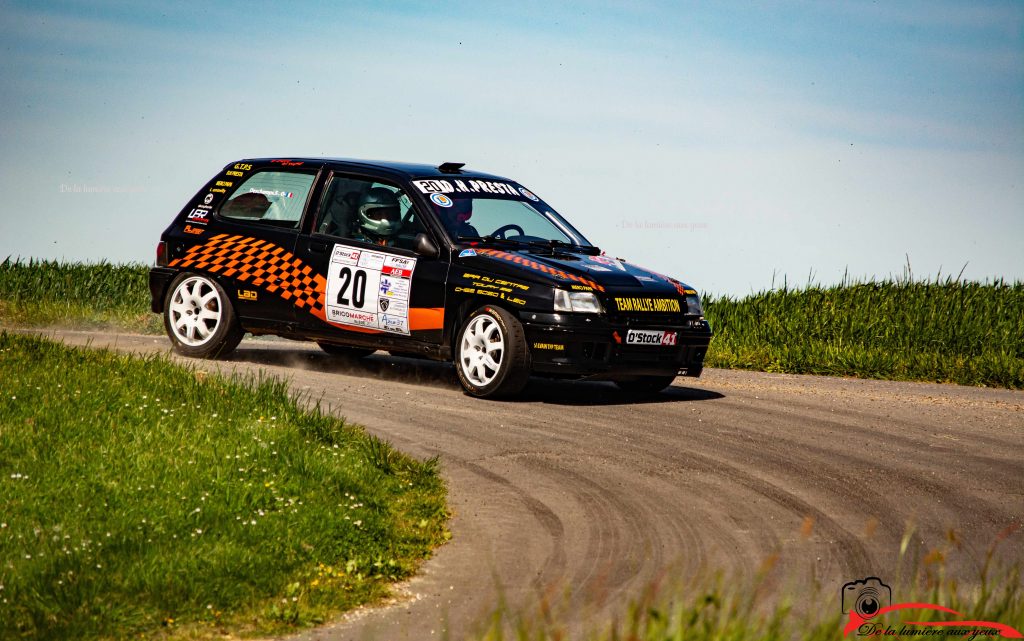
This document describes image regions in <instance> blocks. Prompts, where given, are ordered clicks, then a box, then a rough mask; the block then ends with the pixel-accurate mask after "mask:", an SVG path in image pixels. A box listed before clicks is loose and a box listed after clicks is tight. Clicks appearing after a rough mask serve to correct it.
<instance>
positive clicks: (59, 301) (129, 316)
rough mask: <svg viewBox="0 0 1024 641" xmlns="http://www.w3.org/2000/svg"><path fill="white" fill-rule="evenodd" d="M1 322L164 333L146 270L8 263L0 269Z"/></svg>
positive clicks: (143, 267)
mask: <svg viewBox="0 0 1024 641" xmlns="http://www.w3.org/2000/svg"><path fill="white" fill-rule="evenodd" d="M0 321H3V322H6V323H8V324H11V325H21V326H40V325H67V326H75V327H94V328H96V327H120V328H124V329H129V330H132V331H140V332H150V333H159V332H161V331H162V327H163V325H162V324H161V321H160V317H159V316H157V315H156V314H152V313H150V311H149V266H148V265H143V264H141V263H131V264H127V265H114V264H111V263H106V262H103V263H93V264H89V263H66V262H59V261H52V260H29V261H25V262H22V261H16V260H11V259H10V258H7V259H6V260H4V261H3V262H2V263H0Z"/></svg>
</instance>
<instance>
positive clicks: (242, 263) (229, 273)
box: [170, 234, 327, 321]
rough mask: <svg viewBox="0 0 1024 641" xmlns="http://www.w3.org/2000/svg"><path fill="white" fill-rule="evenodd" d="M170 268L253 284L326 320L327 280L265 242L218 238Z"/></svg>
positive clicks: (277, 247)
mask: <svg viewBox="0 0 1024 641" xmlns="http://www.w3.org/2000/svg"><path fill="white" fill-rule="evenodd" d="M170 266H171V267H183V268H191V269H197V270H204V271H208V272H212V273H214V274H221V275H223V276H226V277H228V278H235V279H237V280H239V281H242V282H246V283H252V284H253V285H255V286H256V287H260V288H262V289H264V290H266V291H268V292H271V293H273V294H277V295H278V296H280V297H281V298H283V299H285V300H287V301H292V303H293V304H294V305H295V306H296V307H298V308H299V309H304V310H307V311H308V312H309V313H311V314H313V315H314V316H316V317H317V318H319V319H321V320H324V321H326V320H327V316H326V314H325V313H324V303H323V297H324V293H325V292H326V291H327V281H326V279H324V277H323V276H321V275H320V274H318V273H316V272H314V271H313V268H312V267H310V266H309V265H306V264H303V262H302V261H300V260H299V259H297V258H296V257H295V256H293V255H292V254H291V253H290V252H288V251H285V249H284V247H281V246H279V245H275V244H273V243H268V242H267V241H265V240H259V239H256V238H251V237H249V236H232V235H230V234H217V235H216V236H212V237H210V239H209V240H208V241H206V242H205V243H203V244H202V245H195V246H194V247H191V248H190V249H189V250H188V252H186V253H185V255H184V256H182V257H181V258H175V259H174V260H172V261H171V262H170Z"/></svg>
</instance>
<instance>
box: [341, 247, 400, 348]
mask: <svg viewBox="0 0 1024 641" xmlns="http://www.w3.org/2000/svg"><path fill="white" fill-rule="evenodd" d="M416 260H417V259H416V258H407V257H405V256H396V255H394V254H388V253H385V252H380V251H371V250H366V249H362V248H358V247H352V246H349V245H342V244H336V245H335V246H334V250H333V251H332V252H331V262H330V264H329V265H328V268H327V294H326V297H325V300H326V307H327V320H328V321H329V322H331V323H336V324H338V325H355V326H358V327H366V328H371V329H378V330H383V331H386V332H394V333H397V334H406V335H408V334H409V328H410V324H409V296H410V292H411V290H412V275H413V272H414V271H415V270H416Z"/></svg>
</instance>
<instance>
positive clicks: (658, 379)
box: [615, 374, 676, 396]
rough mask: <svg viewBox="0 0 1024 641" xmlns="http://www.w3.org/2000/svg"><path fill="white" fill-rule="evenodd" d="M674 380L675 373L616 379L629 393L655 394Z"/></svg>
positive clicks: (620, 387)
mask: <svg viewBox="0 0 1024 641" xmlns="http://www.w3.org/2000/svg"><path fill="white" fill-rule="evenodd" d="M674 380H676V375H675V374H664V375H662V376H637V377H636V378H630V379H626V380H621V381H615V384H616V385H618V386H619V389H620V390H622V391H623V392H626V393H627V394H635V395H637V396H653V395H655V394H657V393H658V392H661V391H662V390H664V389H666V388H667V387H669V386H670V385H672V381H674Z"/></svg>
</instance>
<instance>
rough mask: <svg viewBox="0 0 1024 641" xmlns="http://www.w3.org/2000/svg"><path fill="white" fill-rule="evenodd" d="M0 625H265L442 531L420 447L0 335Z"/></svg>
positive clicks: (278, 389) (335, 598) (338, 607)
mask: <svg viewBox="0 0 1024 641" xmlns="http://www.w3.org/2000/svg"><path fill="white" fill-rule="evenodd" d="M0 506H2V509H0V638H3V639H13V638H35V639H62V640H63V639H99V638H127V637H129V636H131V637H140V636H143V637H154V636H155V637H164V636H170V637H176V636H180V637H189V638H192V637H194V636H200V637H202V636H217V635H218V634H220V631H221V630H228V631H232V632H234V633H261V634H266V633H277V632H282V631H288V630H291V629H295V628H297V627H300V626H303V625H309V624H313V623H317V622H320V621H323V620H325V619H327V618H328V617H330V616H332V615H334V614H336V613H338V612H340V611H342V610H345V609H349V608H351V607H353V606H355V605H357V604H360V603H365V602H369V601H373V600H375V599H378V598H380V597H382V596H383V595H385V594H386V593H387V590H388V585H389V583H391V582H393V581H395V580H398V579H402V578H403V577H407V576H409V575H410V574H411V573H412V572H413V571H414V570H415V569H416V568H417V566H418V564H419V563H420V562H421V560H422V559H424V558H425V557H427V556H428V555H429V554H430V551H431V549H432V548H433V547H434V546H436V545H438V544H440V543H441V542H443V541H444V540H445V539H446V538H447V536H448V535H447V532H446V530H445V529H444V528H445V520H446V507H445V489H444V485H443V482H442V481H441V479H440V478H439V474H438V470H437V465H436V460H430V461H426V462H420V461H416V460H413V459H410V458H409V457H407V456H404V455H402V454H399V453H398V452H396V451H394V450H393V449H391V448H390V447H389V446H388V445H387V444H385V443H382V442H381V441H380V440H378V439H376V438H374V437H371V436H368V435H367V434H366V432H365V431H364V430H363V429H362V428H360V427H358V426H354V425H349V424H346V423H344V422H343V421H341V420H338V419H336V418H331V417H328V416H325V415H322V414H321V413H319V411H317V410H306V409H302V408H300V407H299V406H298V405H297V404H296V402H295V401H294V400H292V399H291V398H290V397H289V396H288V390H287V386H286V384H284V383H282V382H280V381H277V380H273V379H270V380H258V381H257V380H250V381H238V380H226V379H222V378H220V377H215V376H206V375H205V374H204V373H203V372H201V371H197V370H194V369H189V368H185V367H181V366H178V365H174V364H172V363H170V362H168V361H167V360H166V359H164V358H162V357H148V358H138V357H131V356H125V355H118V354H114V353H111V352H108V351H98V350H91V349H72V348H68V347H65V346H63V345H60V344H57V343H53V342H50V341H46V340H43V339H39V338H35V337H27V336H16V335H10V334H7V333H6V332H4V333H0Z"/></svg>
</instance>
